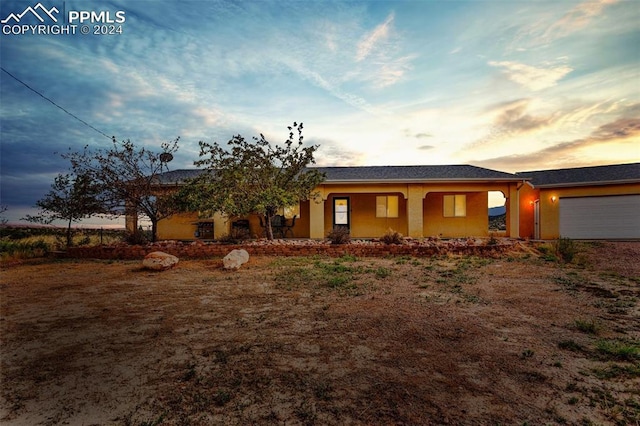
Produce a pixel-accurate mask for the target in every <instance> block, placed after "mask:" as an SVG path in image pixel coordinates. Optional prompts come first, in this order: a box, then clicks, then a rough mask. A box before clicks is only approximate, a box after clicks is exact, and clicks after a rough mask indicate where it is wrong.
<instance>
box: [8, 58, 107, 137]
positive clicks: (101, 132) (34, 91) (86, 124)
mask: <svg viewBox="0 0 640 426" xmlns="http://www.w3.org/2000/svg"><path fill="white" fill-rule="evenodd" d="M0 69H2V71H4V72H5V73H7V75H9V77H11V78H13V79H14V80H15V81H17V82H18V83H20V84H22V85H23V86H24V87H26V88H27V89H29V90H31V91H32V92H33V93H35V94H36V95H38V96H40V97H41V98H42V99H44V100H46V101H49V102H51V103H52V104H53V105H55V106H56V107H58V108H60V109H61V110H62V111H64V112H65V113H66V114H69V115H70V116H71V117H73V118H75V119H76V120H78V121H79V122H81V123H82V124H84V125H85V126H87V127H89V128H90V129H92V130H94V131H96V132H98V133H100V134H101V135H102V136H104V137H105V138H107V139H112V137H111V136H109V135H107V134H106V133H104V132H103V131H101V130H98V129H96V128H95V127H93V126H92V125H91V124H89V123H87V122H86V121H84V120H83V119H81V118H80V117H78V116H77V115H75V114H73V113H71V112H69V111H67V110H66V109H64V108H63V107H61V106H60V105H58V104H57V103H55V102H54V101H52V100H51V99H49V98H47V97H46V96H45V95H43V94H42V93H40V92H38V91H37V90H36V89H34V88H33V87H31V86H29V85H28V84H27V83H25V82H24V81H22V80H20V79H19V78H18V77H16V76H15V75H13V74H11V73H10V72H9V71H7V70H5V69H4V67H0Z"/></svg>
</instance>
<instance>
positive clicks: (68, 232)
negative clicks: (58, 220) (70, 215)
mask: <svg viewBox="0 0 640 426" xmlns="http://www.w3.org/2000/svg"><path fill="white" fill-rule="evenodd" d="M72 245H73V238H72V237H71V219H69V223H68V224H67V247H71V246H72Z"/></svg>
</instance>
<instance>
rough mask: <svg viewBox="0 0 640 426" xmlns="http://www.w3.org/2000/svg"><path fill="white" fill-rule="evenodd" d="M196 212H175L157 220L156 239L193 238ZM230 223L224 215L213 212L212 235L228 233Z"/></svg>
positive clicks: (218, 235)
mask: <svg viewBox="0 0 640 426" xmlns="http://www.w3.org/2000/svg"><path fill="white" fill-rule="evenodd" d="M198 220H201V219H198V214H197V213H183V214H176V215H173V216H171V217H169V218H167V219H163V220H161V221H159V222H158V239H159V240H195V239H196V237H195V232H196V230H197V228H198V226H197V224H196V222H198ZM229 229H230V223H229V222H228V221H227V219H226V217H224V216H222V215H220V214H217V213H216V214H215V215H214V216H213V235H214V238H219V237H221V236H222V235H225V234H228V233H229Z"/></svg>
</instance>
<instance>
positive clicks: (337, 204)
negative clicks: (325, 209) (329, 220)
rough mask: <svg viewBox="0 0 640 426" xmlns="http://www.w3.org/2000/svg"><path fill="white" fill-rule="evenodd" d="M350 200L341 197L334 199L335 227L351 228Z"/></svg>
mask: <svg viewBox="0 0 640 426" xmlns="http://www.w3.org/2000/svg"><path fill="white" fill-rule="evenodd" d="M349 220H350V217H349V198H348V197H340V198H334V199H333V227H334V228H335V227H336V226H344V227H346V228H349V227H350V225H351V224H350V223H349Z"/></svg>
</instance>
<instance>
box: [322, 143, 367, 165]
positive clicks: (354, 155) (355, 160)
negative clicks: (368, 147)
mask: <svg viewBox="0 0 640 426" xmlns="http://www.w3.org/2000/svg"><path fill="white" fill-rule="evenodd" d="M313 143H314V144H318V145H320V148H319V149H318V152H317V155H316V166H319V167H331V166H340V167H354V166H361V165H362V164H363V162H364V158H365V154H364V153H362V152H359V151H354V150H351V149H348V148H346V147H344V146H342V145H340V143H339V142H336V141H333V140H330V139H322V140H314V141H313Z"/></svg>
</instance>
